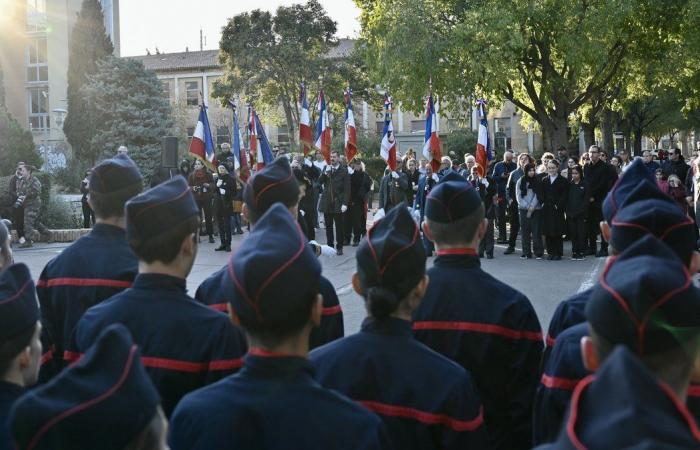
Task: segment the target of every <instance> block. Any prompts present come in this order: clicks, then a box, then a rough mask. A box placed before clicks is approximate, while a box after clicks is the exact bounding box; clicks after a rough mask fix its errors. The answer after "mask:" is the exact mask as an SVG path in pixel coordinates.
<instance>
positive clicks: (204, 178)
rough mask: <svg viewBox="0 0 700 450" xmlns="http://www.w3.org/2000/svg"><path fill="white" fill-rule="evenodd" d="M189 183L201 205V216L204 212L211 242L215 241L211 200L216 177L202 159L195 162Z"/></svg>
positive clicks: (199, 205)
mask: <svg viewBox="0 0 700 450" xmlns="http://www.w3.org/2000/svg"><path fill="white" fill-rule="evenodd" d="M187 181H188V183H189V185H190V187H191V188H192V192H193V193H194V199H195V201H196V202H197V206H198V207H199V214H200V216H201V215H202V213H204V222H205V224H206V227H207V234H208V235H209V242H210V243H212V244H213V243H214V227H213V226H212V223H211V222H212V217H211V216H212V214H211V212H212V211H211V202H212V197H213V195H214V188H215V186H214V177H213V176H212V174H211V172H209V171H208V170H207V169H206V167H204V163H202V161H200V160H196V161H195V162H194V171H193V172H192V173H190V175H189V177H188V180H187Z"/></svg>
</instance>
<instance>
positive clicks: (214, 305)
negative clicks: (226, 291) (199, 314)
mask: <svg viewBox="0 0 700 450" xmlns="http://www.w3.org/2000/svg"><path fill="white" fill-rule="evenodd" d="M207 306H208V307H210V308H211V309H214V310H216V311H222V312H228V303H212V304H211V305H207Z"/></svg>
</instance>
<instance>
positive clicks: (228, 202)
mask: <svg viewBox="0 0 700 450" xmlns="http://www.w3.org/2000/svg"><path fill="white" fill-rule="evenodd" d="M219 180H221V185H219ZM220 189H223V190H224V193H223V194H222V193H221V191H220ZM214 190H215V195H214V205H215V206H216V215H217V216H222V217H227V216H230V215H231V214H232V213H233V198H234V197H235V195H236V190H237V189H236V180H235V179H234V177H232V176H231V175H229V174H226V175H219V178H218V180H216V181H215V182H214Z"/></svg>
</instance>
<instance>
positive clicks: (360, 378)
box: [310, 318, 489, 450]
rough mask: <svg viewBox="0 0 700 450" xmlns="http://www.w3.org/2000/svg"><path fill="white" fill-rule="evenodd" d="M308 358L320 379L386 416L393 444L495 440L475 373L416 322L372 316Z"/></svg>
mask: <svg viewBox="0 0 700 450" xmlns="http://www.w3.org/2000/svg"><path fill="white" fill-rule="evenodd" d="M310 358H311V361H312V362H313V363H314V365H315V367H316V380H318V382H319V383H321V385H323V386H324V387H326V388H328V389H333V390H335V391H338V392H340V393H341V394H344V395H347V396H348V397H349V398H350V399H351V400H353V401H355V402H358V403H361V404H363V405H364V406H366V407H367V408H368V409H370V410H371V411H374V412H375V413H377V414H378V415H379V416H380V417H381V418H382V419H383V420H384V423H385V425H386V428H387V431H388V433H389V436H390V437H391V439H392V441H393V444H394V448H396V449H403V450H411V449H416V450H430V449H467V448H469V449H480V448H489V443H488V436H487V434H486V430H485V427H484V421H483V414H482V407H481V401H480V400H479V395H478V393H477V391H476V387H475V385H474V382H473V381H472V378H471V376H470V375H469V374H468V373H467V372H466V371H465V370H464V369H463V368H462V367H460V366H459V365H457V364H455V363H454V362H452V361H450V360H449V359H447V358H445V357H444V356H442V355H439V354H438V353H435V352H434V351H432V350H430V349H429V348H428V347H426V346H425V345H423V344H421V343H419V342H418V341H416V340H415V339H414V338H413V333H412V332H411V324H410V322H408V321H406V320H401V319H395V318H387V319H383V320H375V319H372V318H367V319H365V321H364V322H363V323H362V329H361V330H360V332H359V333H357V334H354V335H352V336H348V337H346V338H344V339H340V340H338V341H335V342H333V343H332V344H328V345H325V346H323V347H321V348H318V349H316V350H314V351H313V352H312V353H311V356H310ZM408 373H410V374H411V375H410V376H406V374H408ZM406 411H410V414H407V413H406Z"/></svg>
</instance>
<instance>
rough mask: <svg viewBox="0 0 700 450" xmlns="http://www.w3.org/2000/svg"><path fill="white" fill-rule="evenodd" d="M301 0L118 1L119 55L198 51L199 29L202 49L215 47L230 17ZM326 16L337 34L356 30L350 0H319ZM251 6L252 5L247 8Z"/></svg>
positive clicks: (351, 33)
mask: <svg viewBox="0 0 700 450" xmlns="http://www.w3.org/2000/svg"><path fill="white" fill-rule="evenodd" d="M302 2H303V0H296V1H294V0H291V1H281V0H255V1H241V0H199V1H191V0H120V1H119V16H120V25H121V26H120V35H121V54H122V56H134V55H143V54H145V53H146V49H149V50H150V51H151V53H155V48H156V47H158V50H160V51H161V52H166V53H169V52H184V51H185V47H186V46H187V47H189V49H190V50H199V29H200V27H201V28H202V30H203V33H204V36H205V37H206V45H205V46H204V49H205V50H206V49H215V48H218V46H219V39H220V38H221V28H222V27H223V26H224V25H225V24H226V22H227V21H228V19H229V18H230V17H233V16H235V15H236V14H239V13H242V12H245V11H249V10H252V9H256V8H258V9H263V10H267V11H270V12H273V13H274V11H275V10H276V9H277V7H278V6H282V5H291V4H294V3H302ZM320 3H321V4H322V5H323V7H324V8H325V9H326V12H327V13H328V15H329V16H330V17H331V18H332V19H333V20H335V21H336V22H337V24H338V33H337V36H338V37H341V38H343V37H356V36H357V34H358V33H359V31H360V24H359V21H358V17H359V15H360V10H359V9H358V8H357V6H355V3H354V2H353V0H320ZM251 5H253V6H252V7H251Z"/></svg>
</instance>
